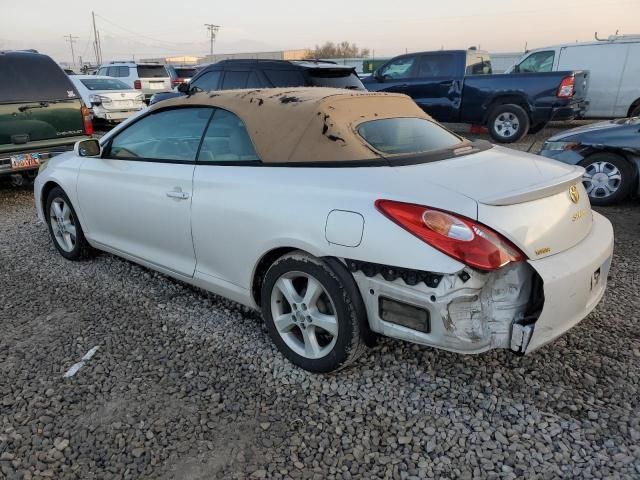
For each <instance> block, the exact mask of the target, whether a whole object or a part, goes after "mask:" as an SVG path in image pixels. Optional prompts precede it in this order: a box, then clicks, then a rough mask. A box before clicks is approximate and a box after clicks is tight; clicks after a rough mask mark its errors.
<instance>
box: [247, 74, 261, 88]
mask: <svg viewBox="0 0 640 480" xmlns="http://www.w3.org/2000/svg"><path fill="white" fill-rule="evenodd" d="M263 86H264V85H263V84H262V82H261V81H260V79H259V78H258V75H257V74H256V72H251V73H250V74H249V79H248V80H247V85H246V88H261V87H263Z"/></svg>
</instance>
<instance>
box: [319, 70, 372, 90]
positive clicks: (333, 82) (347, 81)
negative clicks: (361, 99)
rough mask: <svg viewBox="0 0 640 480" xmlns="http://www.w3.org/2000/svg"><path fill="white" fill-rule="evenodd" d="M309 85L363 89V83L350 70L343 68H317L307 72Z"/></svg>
mask: <svg viewBox="0 0 640 480" xmlns="http://www.w3.org/2000/svg"><path fill="white" fill-rule="evenodd" d="M309 79H310V81H311V85H313V86H314V87H333V88H347V89H351V90H365V88H364V85H363V84H362V82H361V81H360V79H359V78H358V76H357V75H356V74H355V73H353V71H352V70H347V69H344V68H339V69H338V68H337V69H325V68H322V69H320V68H318V69H316V70H311V71H310V72H309Z"/></svg>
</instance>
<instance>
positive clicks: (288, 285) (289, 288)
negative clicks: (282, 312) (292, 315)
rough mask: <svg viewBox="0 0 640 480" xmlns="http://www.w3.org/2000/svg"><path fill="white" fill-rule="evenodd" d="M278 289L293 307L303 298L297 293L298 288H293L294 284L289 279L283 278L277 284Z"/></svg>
mask: <svg viewBox="0 0 640 480" xmlns="http://www.w3.org/2000/svg"><path fill="white" fill-rule="evenodd" d="M276 288H277V289H278V290H280V292H281V293H282V295H283V296H284V298H285V299H286V300H287V302H289V305H293V304H294V303H300V301H301V300H302V298H301V297H300V294H299V293H298V292H297V291H296V288H295V287H294V286H293V282H292V281H291V279H289V278H283V277H281V278H280V279H279V280H278V281H277V282H276Z"/></svg>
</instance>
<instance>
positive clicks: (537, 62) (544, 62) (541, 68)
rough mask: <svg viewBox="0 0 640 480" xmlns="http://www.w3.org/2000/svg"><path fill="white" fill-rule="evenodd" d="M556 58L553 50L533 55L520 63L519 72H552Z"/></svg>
mask: <svg viewBox="0 0 640 480" xmlns="http://www.w3.org/2000/svg"><path fill="white" fill-rule="evenodd" d="M554 57H555V52H554V51H553V50H548V51H544V52H536V53H532V54H531V55H529V56H528V57H527V58H525V59H524V60H523V61H522V62H520V65H518V70H519V71H520V72H521V73H536V72H550V71H551V70H552V69H553V59H554Z"/></svg>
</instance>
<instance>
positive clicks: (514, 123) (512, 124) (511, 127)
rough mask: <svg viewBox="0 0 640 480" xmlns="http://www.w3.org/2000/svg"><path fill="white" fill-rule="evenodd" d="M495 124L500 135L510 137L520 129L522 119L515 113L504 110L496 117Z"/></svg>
mask: <svg viewBox="0 0 640 480" xmlns="http://www.w3.org/2000/svg"><path fill="white" fill-rule="evenodd" d="M493 126H494V128H495V131H496V133H497V134H498V135H500V136H501V137H503V138H510V137H513V136H514V135H516V134H517V133H518V131H519V130H520V121H519V120H518V117H517V116H516V115H514V114H513V113H511V112H503V113H501V114H500V115H498V116H497V117H496V119H495V120H494V122H493Z"/></svg>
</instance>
